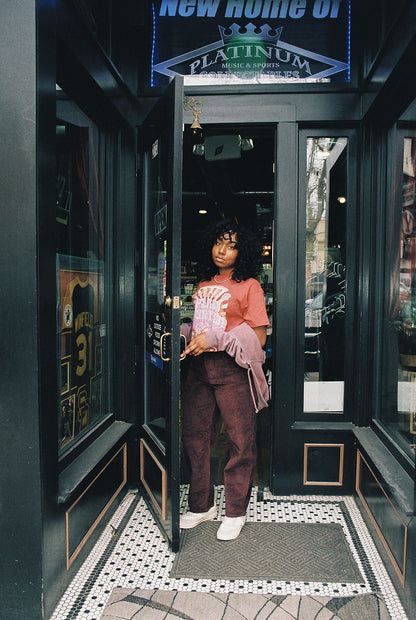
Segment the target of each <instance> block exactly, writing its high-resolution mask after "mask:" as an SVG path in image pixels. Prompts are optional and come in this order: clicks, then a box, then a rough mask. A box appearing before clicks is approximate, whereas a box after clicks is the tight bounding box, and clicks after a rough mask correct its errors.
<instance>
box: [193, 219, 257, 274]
mask: <svg viewBox="0 0 416 620" xmlns="http://www.w3.org/2000/svg"><path fill="white" fill-rule="evenodd" d="M233 234H235V235H236V238H237V244H236V249H237V250H238V255H237V260H236V262H235V266H234V271H233V275H232V279H233V280H235V281H236V282H241V281H242V280H248V278H256V277H257V276H258V274H259V273H260V270H261V266H262V259H261V252H262V248H261V244H260V240H259V238H258V237H257V235H256V234H255V232H254V231H253V230H251V229H250V228H248V227H246V226H240V225H239V224H238V223H237V222H236V221H234V220H221V221H220V222H217V223H216V224H213V225H211V226H210V227H209V228H208V229H207V230H206V232H205V233H204V235H203V237H202V240H201V244H200V258H199V261H198V265H197V276H198V281H199V282H201V281H204V280H211V279H212V278H213V277H214V276H215V275H216V274H217V273H218V269H217V267H216V265H215V264H214V262H213V260H212V248H213V246H214V244H215V242H216V241H217V239H219V238H220V237H225V238H227V236H228V237H231V236H232V235H233Z"/></svg>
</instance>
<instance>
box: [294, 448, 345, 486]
mask: <svg viewBox="0 0 416 620" xmlns="http://www.w3.org/2000/svg"><path fill="white" fill-rule="evenodd" d="M312 447H313V448H339V471H338V482H333V481H330V482H322V481H318V480H308V450H309V448H312ZM344 452H345V446H344V444H343V443H305V444H303V484H304V486H330V487H342V485H343V484H344Z"/></svg>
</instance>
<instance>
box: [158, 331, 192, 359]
mask: <svg viewBox="0 0 416 620" xmlns="http://www.w3.org/2000/svg"><path fill="white" fill-rule="evenodd" d="M167 336H172V332H165V333H164V334H162V335H161V336H160V341H159V344H160V359H161V360H162V361H163V362H170V357H164V356H163V339H164V338H165V337H167ZM180 337H181V339H182V338H183V339H184V342H185V347H186V338H185V336H184V334H181V336H180ZM185 357H186V355H183V354H182V355H181V356H180V358H179V360H180V361H182V360H184V359H185Z"/></svg>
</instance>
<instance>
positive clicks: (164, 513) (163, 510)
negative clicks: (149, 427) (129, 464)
mask: <svg viewBox="0 0 416 620" xmlns="http://www.w3.org/2000/svg"><path fill="white" fill-rule="evenodd" d="M145 449H146V450H147V452H148V453H149V454H150V456H151V458H152V459H153V461H154V462H155V463H156V465H157V466H158V468H159V469H160V471H161V474H162V505H161V506H160V505H159V503H158V501H157V499H156V497H155V496H154V495H153V492H152V490H151V488H150V486H149V485H148V483H147V482H146V480H145V478H144V450H145ZM140 481H141V482H142V484H143V486H144V488H145V489H146V491H147V492H148V494H149V497H150V499H151V500H152V502H153V503H154V505H155V507H156V509H157V511H158V513H159V514H160V516H161V518H162V521H165V520H166V518H167V503H168V476H167V472H166V469H165V468H164V467H163V465H162V464H161V463H160V461H159V460H158V458H157V456H156V455H155V454H154V452H153V451H152V450H151V448H149V446H148V445H147V443H146V442H145V440H144V439H140Z"/></svg>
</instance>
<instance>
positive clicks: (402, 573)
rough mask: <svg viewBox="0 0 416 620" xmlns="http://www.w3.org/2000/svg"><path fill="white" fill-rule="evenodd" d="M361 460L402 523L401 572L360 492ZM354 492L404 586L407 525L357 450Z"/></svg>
mask: <svg viewBox="0 0 416 620" xmlns="http://www.w3.org/2000/svg"><path fill="white" fill-rule="evenodd" d="M361 460H363V461H364V463H365V464H366V466H367V468H368V470H369V472H370V473H371V475H372V476H373V478H374V480H375V481H376V482H377V484H378V486H379V487H380V489H381V491H382V492H383V494H384V496H385V497H386V499H387V501H388V502H389V504H390V506H391V507H392V508H393V510H394V512H395V513H396V515H397V517H398V519H399V521H400V522H401V523H402V525H403V527H404V538H403V570H402V569H401V568H400V566H399V565H398V563H397V560H396V558H395V557H394V555H393V552H392V551H391V549H390V546H389V544H388V542H387V540H386V539H385V538H384V535H383V533H382V531H381V529H380V526H379V525H378V523H377V521H376V518H375V517H374V515H373V513H372V512H371V509H370V507H369V505H368V504H367V502H366V501H365V499H364V495H363V494H362V492H361V490H360V483H361ZM355 490H356V492H357V495H358V497H359V498H360V500H361V501H362V503H363V506H364V508H365V510H366V512H367V514H368V516H369V519H370V521H371V523H372V524H373V526H374V529H375V530H376V532H377V534H378V536H379V538H380V541H381V544H382V545H383V547H384V549H385V550H386V553H387V555H388V556H389V559H390V562H391V563H392V565H393V568H394V570H395V571H396V573H397V576H398V577H399V580H400V583H401V585H402V586H403V588H404V586H405V583H406V554H407V525H406V524H405V522H404V521H403V519H402V518H401V516H400V515H399V513H398V512H397V510H396V508H395V507H394V505H393V503H392V501H391V500H390V498H389V496H388V495H387V493H386V492H385V490H384V488H383V485H382V484H381V483H380V482H379V480H378V478H377V476H375V474H374V472H373V470H372V469H371V467H370V466H369V464H368V463H367V461H366V460H365V458H364V457H363V455H362V454H361V452H360V450H358V449H357V471H356V476H355Z"/></svg>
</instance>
